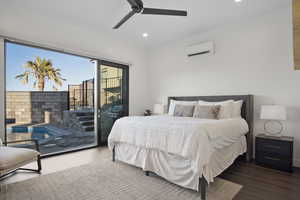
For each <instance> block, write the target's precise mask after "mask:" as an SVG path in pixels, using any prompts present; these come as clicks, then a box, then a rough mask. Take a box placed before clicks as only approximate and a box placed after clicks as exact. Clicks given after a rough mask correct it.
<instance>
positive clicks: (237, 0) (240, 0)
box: [234, 0, 243, 3]
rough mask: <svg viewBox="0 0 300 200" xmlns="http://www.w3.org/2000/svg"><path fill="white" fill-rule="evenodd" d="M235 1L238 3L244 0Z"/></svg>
mask: <svg viewBox="0 0 300 200" xmlns="http://www.w3.org/2000/svg"><path fill="white" fill-rule="evenodd" d="M234 1H235V2H237V3H240V2H242V1H243V0H234Z"/></svg>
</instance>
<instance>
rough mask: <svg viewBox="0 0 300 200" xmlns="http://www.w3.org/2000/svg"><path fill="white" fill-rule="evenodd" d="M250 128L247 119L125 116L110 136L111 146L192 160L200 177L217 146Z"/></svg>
mask: <svg viewBox="0 0 300 200" xmlns="http://www.w3.org/2000/svg"><path fill="white" fill-rule="evenodd" d="M247 132H248V125H247V123H246V121H245V120H244V119H241V118H236V119H224V120H206V119H205V120H204V119H197V118H185V117H173V116H168V115H162V116H151V117H124V118H121V119H119V120H117V121H116V122H115V124H114V126H113V128H112V130H111V133H110V135H109V138H108V145H109V148H110V149H113V147H114V146H115V145H116V144H119V143H124V144H130V145H134V146H136V147H141V148H144V149H154V150H158V151H161V152H165V153H168V154H174V155H177V156H180V157H182V158H185V159H187V160H190V161H191V169H192V171H193V172H194V174H197V175H199V176H200V177H201V176H202V174H203V169H204V166H207V165H208V163H209V161H210V158H211V155H212V154H213V152H214V151H215V150H216V149H220V148H224V147H226V146H229V145H230V144H232V143H234V142H236V141H238V140H239V139H240V138H241V137H242V136H243V135H245V134H246V133H247Z"/></svg>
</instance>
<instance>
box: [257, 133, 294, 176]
mask: <svg viewBox="0 0 300 200" xmlns="http://www.w3.org/2000/svg"><path fill="white" fill-rule="evenodd" d="M293 144H294V138H293V137H286V136H283V137H272V136H268V135H265V134H260V135H257V136H256V138H255V161H256V163H257V164H260V165H264V166H268V167H271V168H274V169H279V170H282V171H287V172H292V171H293Z"/></svg>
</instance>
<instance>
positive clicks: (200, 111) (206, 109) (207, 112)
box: [193, 105, 221, 119]
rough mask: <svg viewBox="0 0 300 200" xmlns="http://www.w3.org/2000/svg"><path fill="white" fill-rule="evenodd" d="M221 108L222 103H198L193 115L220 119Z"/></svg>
mask: <svg viewBox="0 0 300 200" xmlns="http://www.w3.org/2000/svg"><path fill="white" fill-rule="evenodd" d="M220 109H221V106H220V105H218V106H217V105H212V106H210V105H203V106H202V105H197V106H195V110H194V115H193V117H195V118H200V119H218V115H219V112H220Z"/></svg>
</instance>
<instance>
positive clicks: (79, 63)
mask: <svg viewBox="0 0 300 200" xmlns="http://www.w3.org/2000/svg"><path fill="white" fill-rule="evenodd" d="M36 56H40V57H41V58H46V59H50V60H51V61H52V63H53V65H54V67H55V68H59V69H61V74H62V77H63V78H65V79H67V80H66V81H65V82H64V84H63V86H62V87H60V88H59V90H60V91H62V90H68V84H79V83H81V82H82V81H83V80H87V79H91V78H94V64H93V63H91V62H90V61H89V59H86V58H82V57H78V56H72V55H68V54H63V53H58V52H55V51H49V50H43V49H39V48H33V47H28V46H23V45H19V44H14V43H6V90H7V91H34V90H36V89H35V88H33V82H34V81H33V80H31V81H30V82H29V84H27V85H23V84H22V83H21V82H20V81H19V80H17V79H15V76H16V75H18V74H21V73H23V72H24V70H25V68H24V67H23V65H24V64H25V63H26V62H27V61H28V60H34V59H35V57H36ZM52 85H53V84H52V82H51V83H49V82H47V83H46V86H45V91H53V89H52Z"/></svg>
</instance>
